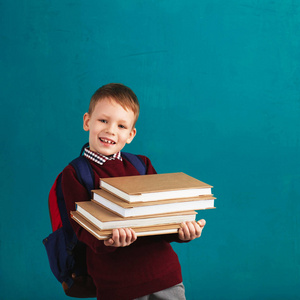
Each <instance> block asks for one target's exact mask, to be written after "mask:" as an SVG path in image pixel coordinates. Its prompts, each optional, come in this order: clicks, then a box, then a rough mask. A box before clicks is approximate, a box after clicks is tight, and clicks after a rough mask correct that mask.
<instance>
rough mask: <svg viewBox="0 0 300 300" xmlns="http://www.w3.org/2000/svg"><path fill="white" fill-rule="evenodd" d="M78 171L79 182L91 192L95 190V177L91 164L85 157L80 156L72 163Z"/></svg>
mask: <svg viewBox="0 0 300 300" xmlns="http://www.w3.org/2000/svg"><path fill="white" fill-rule="evenodd" d="M70 165H71V166H73V168H74V169H75V171H76V174H77V177H78V180H79V182H80V183H81V184H82V185H83V186H84V187H85V188H86V189H87V190H88V191H89V193H90V194H91V190H93V189H94V183H95V176H94V172H93V169H92V166H91V164H90V163H89V161H88V159H87V158H86V157H84V156H79V157H77V158H75V159H74V160H72V161H71V162H70Z"/></svg>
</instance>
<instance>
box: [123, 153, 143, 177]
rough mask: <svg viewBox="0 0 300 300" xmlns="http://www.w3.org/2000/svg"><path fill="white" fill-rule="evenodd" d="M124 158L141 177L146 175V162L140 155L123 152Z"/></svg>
mask: <svg viewBox="0 0 300 300" xmlns="http://www.w3.org/2000/svg"><path fill="white" fill-rule="evenodd" d="M122 156H123V157H125V159H127V160H128V161H129V162H130V163H131V164H132V165H133V166H134V167H135V168H136V169H137V171H138V172H139V173H140V174H141V175H145V174H146V172H147V167H146V165H145V163H144V161H143V160H142V159H141V158H140V157H139V156H138V155H135V154H132V153H128V152H122Z"/></svg>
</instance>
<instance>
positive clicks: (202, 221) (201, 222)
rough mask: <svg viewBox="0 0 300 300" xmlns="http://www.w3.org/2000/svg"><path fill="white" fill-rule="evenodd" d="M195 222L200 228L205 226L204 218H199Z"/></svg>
mask: <svg viewBox="0 0 300 300" xmlns="http://www.w3.org/2000/svg"><path fill="white" fill-rule="evenodd" d="M197 223H198V224H199V226H200V227H201V228H203V227H204V226H205V224H206V221H205V220H204V219H201V220H200V221H198V222H197Z"/></svg>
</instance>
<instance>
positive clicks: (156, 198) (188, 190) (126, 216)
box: [71, 172, 215, 240]
mask: <svg viewBox="0 0 300 300" xmlns="http://www.w3.org/2000/svg"><path fill="white" fill-rule="evenodd" d="M211 189H212V186H211V185H209V184H206V183H204V182H202V181H200V180H198V179H196V178H193V177H191V176H189V175H187V174H185V173H182V172H181V173H168V174H152V175H143V176H124V177H111V178H102V179H100V189H97V190H93V191H92V192H93V198H92V200H91V201H83V202H77V203H76V211H73V212H71V217H72V218H73V219H74V220H75V221H76V222H78V223H79V224H80V225H81V226H82V227H84V228H85V229H86V230H88V231H89V232H90V233H91V234H93V235H94V236H95V237H96V238H98V239H99V240H102V239H107V238H109V236H111V234H112V230H113V229H114V228H125V227H127V228H132V229H133V230H134V231H135V232H136V233H137V235H138V236H146V235H159V234H169V233H176V232H178V229H179V228H180V224H181V223H182V222H185V221H195V220H196V214H197V212H196V211H197V210H203V209H210V208H214V200H215V198H214V197H213V195H212V191H211Z"/></svg>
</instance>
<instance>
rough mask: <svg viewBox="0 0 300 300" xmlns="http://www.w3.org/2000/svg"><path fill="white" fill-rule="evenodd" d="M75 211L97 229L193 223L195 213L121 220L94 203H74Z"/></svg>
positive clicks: (121, 218) (187, 212)
mask: <svg viewBox="0 0 300 300" xmlns="http://www.w3.org/2000/svg"><path fill="white" fill-rule="evenodd" d="M76 211H77V212H78V213H79V214H80V215H81V216H82V217H84V218H85V219H87V220H88V221H89V222H91V223H92V224H93V225H95V226H96V227H97V228H99V229H113V228H121V227H130V228H131V227H144V226H145V227H147V226H156V225H163V224H173V223H181V222H185V221H195V219H196V214H197V213H196V212H195V211H185V212H177V213H168V214H156V215H147V216H138V217H129V218H123V217H120V216H118V215H116V214H115V213H113V212H112V211H110V210H108V209H106V208H105V207H103V206H100V205H98V204H97V203H96V202H94V201H82V202H76Z"/></svg>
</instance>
